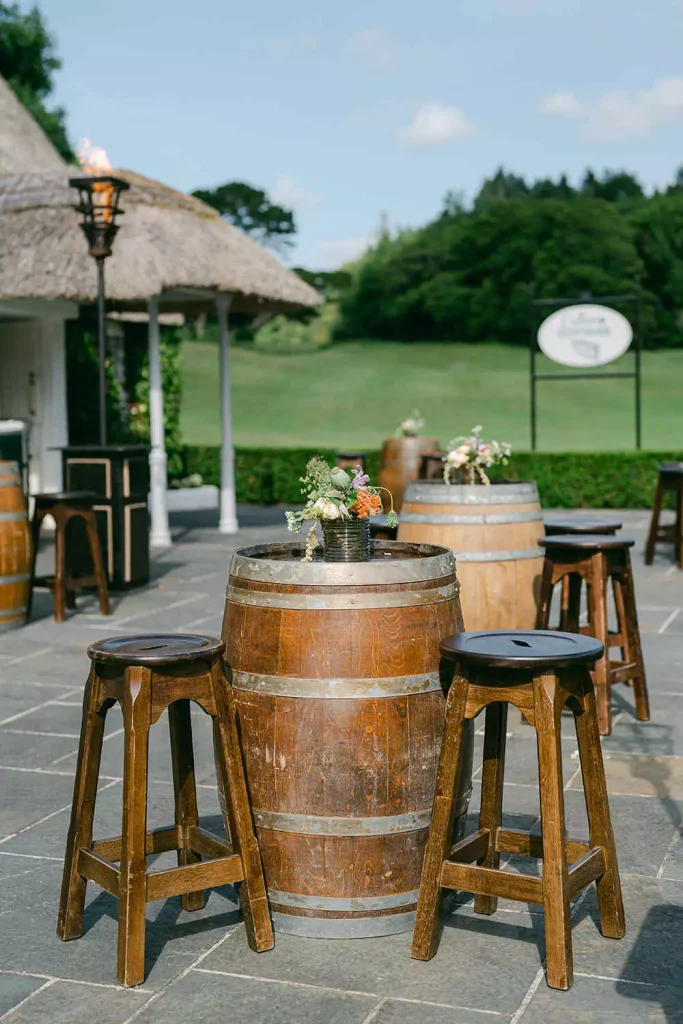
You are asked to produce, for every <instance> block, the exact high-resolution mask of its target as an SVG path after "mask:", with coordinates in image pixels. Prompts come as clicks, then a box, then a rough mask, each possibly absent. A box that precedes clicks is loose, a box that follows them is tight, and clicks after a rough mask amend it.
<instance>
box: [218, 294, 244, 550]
mask: <svg viewBox="0 0 683 1024" xmlns="http://www.w3.org/2000/svg"><path fill="white" fill-rule="evenodd" d="M230 298H231V297H230V295H224V294H222V293H221V292H217V293H216V309H217V311H218V333H219V338H220V378H221V517H220V521H219V523H218V529H219V531H220V533H237V531H238V529H239V524H238V522H237V506H236V502H235V451H234V449H233V446H232V411H231V408H230V336H229V333H228V312H229V310H230Z"/></svg>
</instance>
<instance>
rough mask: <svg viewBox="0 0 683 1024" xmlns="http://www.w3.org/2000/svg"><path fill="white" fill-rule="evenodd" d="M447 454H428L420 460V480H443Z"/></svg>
mask: <svg viewBox="0 0 683 1024" xmlns="http://www.w3.org/2000/svg"><path fill="white" fill-rule="evenodd" d="M445 455H446V453H445V452H427V454H426V455H423V456H422V458H421V459H420V472H419V476H418V479H420V480H442V479H443V465H444V464H443V460H444V457H445Z"/></svg>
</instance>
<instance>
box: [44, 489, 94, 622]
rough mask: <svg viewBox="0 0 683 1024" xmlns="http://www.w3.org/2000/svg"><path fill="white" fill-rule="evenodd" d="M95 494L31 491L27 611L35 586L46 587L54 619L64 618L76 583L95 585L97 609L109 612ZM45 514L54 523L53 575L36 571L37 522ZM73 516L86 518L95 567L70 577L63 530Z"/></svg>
mask: <svg viewBox="0 0 683 1024" xmlns="http://www.w3.org/2000/svg"><path fill="white" fill-rule="evenodd" d="M96 497H97V496H96V495H95V494H94V493H93V492H92V491H62V492H61V493H59V494H36V495H34V501H35V508H34V511H33V519H32V520H31V534H32V540H33V566H32V569H31V596H30V598H29V614H30V608H31V602H32V599H33V588H34V587H49V588H50V589H51V590H52V591H53V592H54V601H55V619H56V620H57V622H64V620H65V619H66V609H67V608H75V607H76V599H75V592H76V590H77V589H78V588H79V587H97V594H98V597H99V601H100V611H101V612H102V614H103V615H110V614H111V613H110V610H109V592H108V588H107V574H106V573H105V571H104V563H103V561H102V548H101V546H100V537H99V534H98V532H97V518H96V516H95V511H94V509H93V504H94V502H95V500H96ZM45 516H52V518H53V519H54V521H55V525H56V532H55V574H54V576H36V575H35V569H36V557H37V554H38V540H39V537H40V525H41V523H42V521H43V519H44V518H45ZM74 518H78V519H82V520H83V521H84V522H85V528H86V531H87V536H88V544H89V546H90V556H91V558H92V562H93V569H94V572H93V574H92V575H91V576H78V577H73V576H71V575H70V574H69V572H68V570H67V565H66V530H67V526H68V524H69V522H70V520H72V519H74Z"/></svg>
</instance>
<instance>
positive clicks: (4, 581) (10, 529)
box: [0, 462, 31, 632]
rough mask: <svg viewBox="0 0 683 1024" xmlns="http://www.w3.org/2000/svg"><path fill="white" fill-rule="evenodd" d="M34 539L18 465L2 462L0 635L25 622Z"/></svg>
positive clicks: (0, 468) (0, 489)
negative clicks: (30, 528) (32, 541)
mask: <svg viewBox="0 0 683 1024" xmlns="http://www.w3.org/2000/svg"><path fill="white" fill-rule="evenodd" d="M30 573H31V536H30V532H29V526H28V512H27V509H26V497H25V495H24V491H23V488H22V486H21V474H20V472H19V466H18V465H17V463H16V462H0V632H2V631H3V630H7V629H14V628H16V627H17V626H21V625H22V624H23V623H24V622H25V621H26V609H27V607H28V595H29V587H30V582H31V576H30Z"/></svg>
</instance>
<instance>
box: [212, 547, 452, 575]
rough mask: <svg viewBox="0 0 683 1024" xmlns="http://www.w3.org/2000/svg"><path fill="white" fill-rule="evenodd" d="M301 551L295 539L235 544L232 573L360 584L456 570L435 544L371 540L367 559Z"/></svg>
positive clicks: (449, 555) (446, 552) (447, 550)
mask: <svg viewBox="0 0 683 1024" xmlns="http://www.w3.org/2000/svg"><path fill="white" fill-rule="evenodd" d="M303 554H304V546H303V544H302V543H301V542H297V541H295V542H293V543H291V542H290V543H283V544H257V545H254V546H253V547H245V548H238V549H237V550H236V551H235V553H234V554H233V556H232V562H231V564H230V575H231V576H233V577H236V578H237V579H241V580H251V581H253V582H259V583H271V584H281V585H284V586H288V587H289V586H295V587H296V586H302V587H310V586H313V587H359V586H386V585H387V584H406V583H421V582H424V581H426V580H435V579H439V580H440V579H443V577H444V576H450V575H452V574H453V573H454V572H455V559H454V557H453V552H452V551H451V550H450V548H445V547H440V546H439V545H437V544H406V543H403V542H401V541H381V540H379V541H373V543H372V557H371V559H370V561H369V562H325V561H324V560H323V555H322V552H320V551H316V552H315V554H314V556H313V561H312V562H302V560H301V559H302V558H303Z"/></svg>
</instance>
